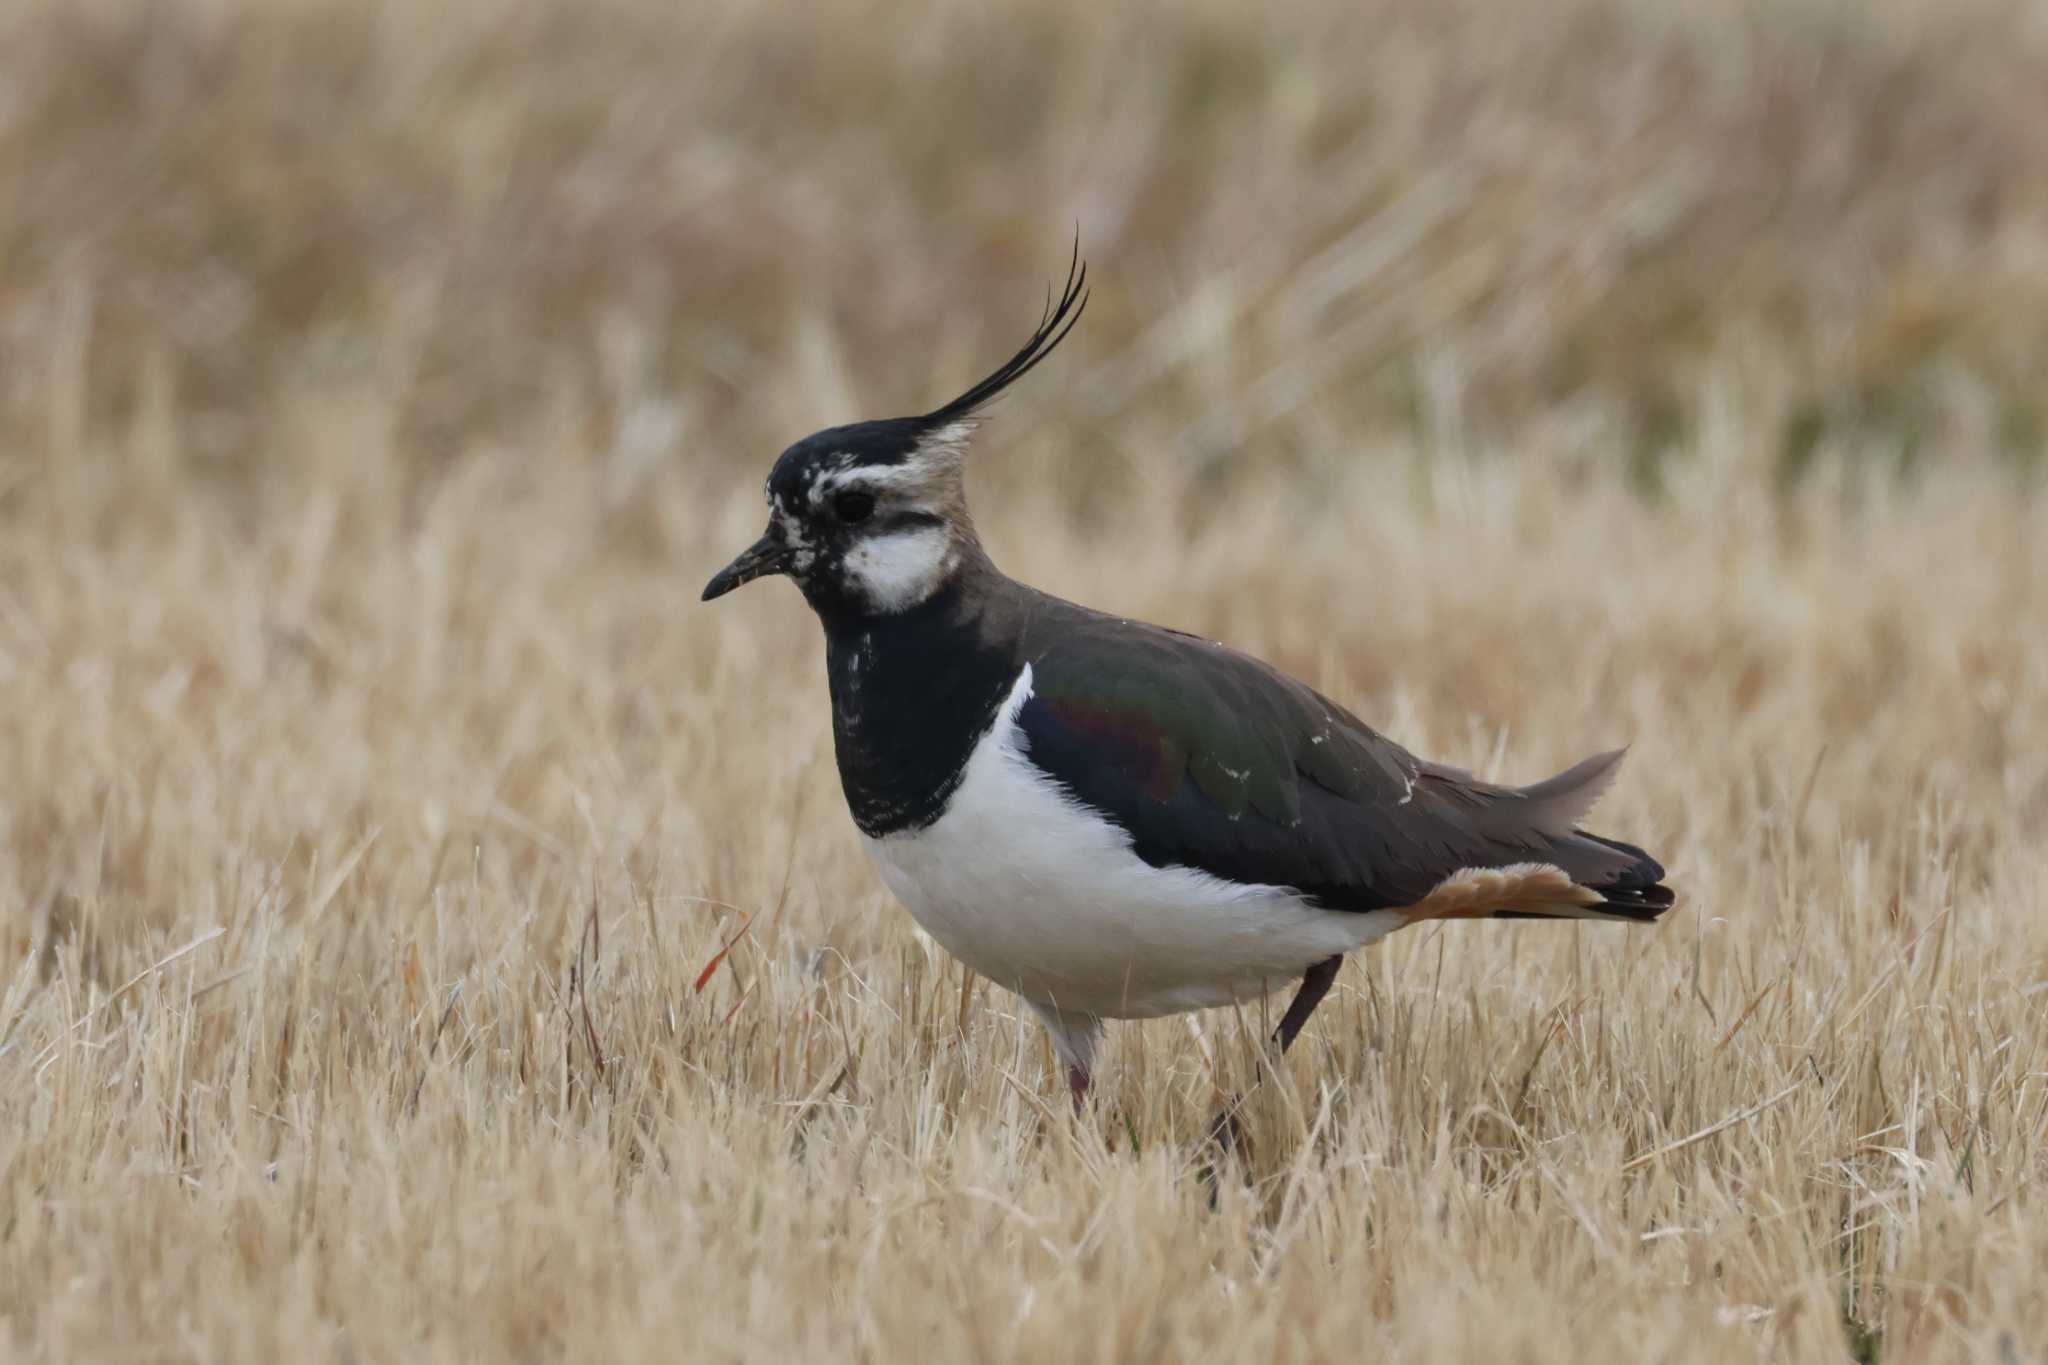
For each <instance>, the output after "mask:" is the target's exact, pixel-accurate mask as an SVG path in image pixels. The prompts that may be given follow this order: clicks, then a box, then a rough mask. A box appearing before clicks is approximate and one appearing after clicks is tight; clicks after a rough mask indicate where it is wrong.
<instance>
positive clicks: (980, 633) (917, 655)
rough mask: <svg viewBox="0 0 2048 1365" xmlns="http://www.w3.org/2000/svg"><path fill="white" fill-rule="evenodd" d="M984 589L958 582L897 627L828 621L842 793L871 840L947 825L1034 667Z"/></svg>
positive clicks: (865, 620) (887, 621)
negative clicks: (970, 763)
mask: <svg viewBox="0 0 2048 1365" xmlns="http://www.w3.org/2000/svg"><path fill="white" fill-rule="evenodd" d="M974 586H975V585H974V584H973V583H972V582H971V581H970V580H969V578H968V576H966V575H962V576H958V577H956V578H955V579H954V581H952V582H951V583H948V584H947V585H946V586H945V587H944V588H941V589H940V590H939V591H938V592H937V593H934V594H933V595H932V596H931V597H930V598H928V599H927V600H925V601H924V602H922V603H920V604H918V605H917V606H915V607H913V608H911V609H910V610H909V611H906V612H900V613H897V614H895V615H891V616H860V617H855V616H851V615H843V614H841V613H838V612H832V613H829V614H828V613H826V612H823V611H821V612H820V613H819V619H820V620H821V621H822V622H823V623H824V626H825V668H826V672H827V675H828V676H829V678H830V681H831V686H832V741H833V748H834V750H835V751H836V753H837V755H838V759H839V785H840V786H841V787H842V788H843V789H844V790H845V792H846V804H847V806H848V807H849V808H850V809H851V810H852V811H853V822H854V823H855V824H856V825H858V826H860V829H861V832H862V833H863V834H866V835H868V836H869V837H871V838H880V837H881V836H883V835H885V834H894V833H897V832H899V831H901V830H907V829H920V828H922V827H923V826H925V825H929V824H931V823H932V822H933V821H934V820H937V819H938V818H939V816H940V815H941V814H942V813H943V812H944V810H945V808H946V802H947V800H948V799H949V798H951V796H952V795H953V790H954V788H956V787H958V786H959V785H960V779H961V776H962V775H963V773H964V771H965V769H966V767H967V759H968V757H969V755H971V754H972V753H973V752H974V746H975V745H976V744H978V743H979V742H980V741H981V738H982V736H984V735H986V734H987V733H988V729H989V724H990V722H991V721H993V720H994V719H995V714H996V710H997V708H998V707H1000V706H1001V705H1002V702H1003V698H1004V697H1005V696H1006V695H1008V693H1009V690H1010V686H1011V684H1012V683H1014V682H1015V681H1016V678H1017V672H1018V670H1019V669H1020V668H1021V667H1022V666H1023V665H1022V662H1021V661H1020V659H1019V656H1018V652H1017V647H1016V641H1015V639H1014V638H1013V635H1012V633H1011V632H1009V631H1007V630H1005V629H1003V628H1002V625H1001V624H1000V621H999V618H1000V617H1001V616H1002V615H1003V613H1001V612H998V611H994V610H991V607H992V605H993V604H992V603H991V602H990V601H989V600H988V598H987V596H986V595H984V594H982V593H979V592H976V591H974Z"/></svg>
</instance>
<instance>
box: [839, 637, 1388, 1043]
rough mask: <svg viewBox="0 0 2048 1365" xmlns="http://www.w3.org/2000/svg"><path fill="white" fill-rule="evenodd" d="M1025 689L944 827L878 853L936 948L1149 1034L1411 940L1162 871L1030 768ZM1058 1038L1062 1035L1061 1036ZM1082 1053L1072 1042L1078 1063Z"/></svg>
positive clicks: (986, 741) (1340, 916)
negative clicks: (1183, 1014) (1332, 960)
mask: <svg viewBox="0 0 2048 1365" xmlns="http://www.w3.org/2000/svg"><path fill="white" fill-rule="evenodd" d="M1030 694H1031V668H1030V666H1029V665H1026V666H1025V668H1024V670H1023V671H1022V672H1021V673H1019V674H1018V675H1017V681H1016V684H1015V685H1014V686H1013V687H1012V688H1011V689H1010V694H1009V697H1008V698H1007V699H1006V700H1005V701H1004V702H1003V705H1002V708H1001V709H1000V710H999V711H998V712H997V714H996V720H995V724H994V726H993V727H992V728H991V729H990V731H989V733H988V735H987V736H986V737H985V738H983V740H982V741H981V743H980V744H979V745H977V746H976V748H975V750H974V753H973V756H972V757H970V758H969V759H968V761H967V770H966V772H965V774H964V775H963V777H962V779H961V782H960V786H959V787H958V789H956V790H955V792H954V793H953V798H952V800H951V802H950V803H949V804H948V805H947V807H946V811H945V814H944V815H942V816H941V817H940V818H939V819H938V820H937V821H936V822H934V823H933V824H931V825H929V826H927V827H925V828H924V829H921V830H916V831H913V832H908V833H904V834H893V835H889V836H887V837H886V838H882V839H868V840H866V843H867V847H868V852H869V854H871V855H872V856H873V858H874V860H875V863H876V865H877V866H878V867H879V868H880V869H881V873H882V880H883V881H885V882H887V883H888V886H889V889H890V890H891V891H893V892H895V894H896V898H897V899H898V900H900V901H902V902H903V904H904V906H905V907H906V908H907V909H908V910H909V911H910V913H911V914H912V915H913V916H914V917H915V918H916V920H917V922H918V923H919V924H920V925H922V926H924V929H925V931H926V932H927V933H929V934H930V935H931V936H932V937H933V938H934V939H937V940H938V942H939V944H940V945H941V946H942V947H944V948H945V949H946V950H947V951H948V952H950V953H952V954H953V955H954V956H955V957H957V958H959V959H960V960H961V961H963V962H965V963H966V964H967V965H968V966H970V967H972V968H973V969H974V970H975V971H977V972H979V973H981V974H982V975H983V976H986V977H988V978H989V979H990V980H992V981H995V982H996V983H997V984H999V985H1003V986H1006V987H1008V988H1009V989H1011V990H1013V991H1016V992H1017V993H1018V994H1019V995H1021V996H1023V997H1024V998H1025V999H1026V1000H1027V1001H1029V1002H1031V1003H1032V1004H1033V1005H1034V1006H1035V1007H1037V1008H1038V1011H1039V1013H1040V1015H1041V1017H1045V1018H1046V1019H1047V1023H1048V1025H1049V1026H1053V1025H1056V1024H1057V1023H1058V1021H1059V1020H1060V1019H1062V1018H1065V1019H1067V1020H1069V1021H1071V1022H1072V1023H1073V1024H1074V1025H1075V1026H1076V1028H1077V1029H1078V1030H1079V1031H1081V1032H1084V1033H1085V1032H1088V1031H1090V1030H1091V1029H1092V1024H1093V1018H1096V1017H1107V1018H1124V1019H1136V1018H1149V1017H1152V1016H1155V1015H1162V1014H1174V1013H1178V1012H1180V1011H1182V1010H1190V1009H1204V1008H1208V1007H1210V1006H1214V1005H1222V1004H1227V1003H1229V1002H1231V1001H1233V1000H1241V999H1245V998H1248V997H1252V996H1258V995H1263V994H1266V993H1267V992H1269V991H1272V990H1276V989H1278V988H1279V987H1281V986H1283V985H1286V984H1288V983H1289V982H1291V981H1292V980H1294V979H1295V978H1297V977H1299V976H1300V975H1301V974H1302V972H1303V971H1305V970H1306V969H1307V968H1308V967H1309V966H1310V965H1311V964H1312V963H1315V962H1319V961H1321V960H1322V959H1324V958H1326V957H1329V956H1331V955H1332V954H1336V953H1346V952H1349V951H1351V950H1352V949H1354V948H1358V947H1362V946H1363V945H1365V944H1368V943H1371V942H1373V941H1374V940H1376V939H1378V938H1380V937H1381V936H1383V935H1384V934H1386V933H1387V932H1388V931H1390V930H1392V929H1395V928H1397V927H1399V925H1400V924H1401V923H1402V922H1403V920H1402V917H1401V916H1400V915H1398V914H1396V913H1394V912H1392V911H1387V910H1375V911H1372V912H1370V913H1366V914H1348V913H1343V912H1340V911H1333V910H1322V909H1318V908H1317V907H1315V906H1312V905H1310V904H1308V903H1307V902H1306V901H1305V900H1303V899H1302V898H1301V897H1300V896H1298V895H1296V894H1295V893H1293V892H1291V891H1288V890H1285V889H1283V888H1280V887H1274V886H1256V885H1252V886H1246V885H1239V884H1237V883H1234V882H1227V881H1224V880H1222V879H1220V878H1217V877H1212V876H1210V875H1209V874H1208V873H1206V872H1198V871H1195V870H1193V869H1190V868H1156V867H1152V866H1150V865H1148V864H1147V863H1145V862H1144V861H1143V860H1142V859H1140V858H1139V857H1138V856H1137V854H1136V853H1134V852H1132V850H1131V841H1130V837H1129V836H1128V835H1126V834H1125V833H1124V832H1123V831H1122V830H1120V829H1118V828H1117V827H1116V826H1115V825H1112V824H1111V823H1109V822H1108V821H1107V820H1104V819H1103V818H1102V817H1101V816H1099V815H1097V814H1095V813H1094V812H1093V811H1092V810H1090V809H1089V808H1088V807H1086V806H1084V805H1082V804H1081V803H1080V802H1079V801H1076V800H1075V799H1074V798H1073V797H1072V796H1070V795H1068V793H1067V792H1066V790H1065V789H1064V788H1063V787H1061V786H1060V785H1059V784H1058V783H1057V782H1054V781H1053V780H1052V779H1051V778H1049V777H1047V776H1046V775H1045V774H1044V773H1042V772H1040V771H1039V770H1038V769H1037V768H1035V767H1033V766H1032V764H1031V761H1030V759H1028V758H1027V757H1026V756H1025V752H1024V740H1023V736H1022V734H1021V733H1020V732H1019V730H1018V728H1017V712H1018V709H1019V708H1020V707H1022V706H1023V704H1024V700H1025V698H1026V697H1028V696H1030ZM1054 1033H1055V1037H1056V1038H1059V1036H1060V1033H1061V1030H1060V1029H1059V1028H1058V1027H1055V1028H1054ZM1076 1042H1077V1040H1076V1039H1073V1038H1071V1037H1070V1038H1067V1039H1064V1040H1062V1052H1063V1053H1065V1052H1068V1051H1069V1050H1070V1049H1071V1048H1073V1047H1074V1046H1075V1045H1076Z"/></svg>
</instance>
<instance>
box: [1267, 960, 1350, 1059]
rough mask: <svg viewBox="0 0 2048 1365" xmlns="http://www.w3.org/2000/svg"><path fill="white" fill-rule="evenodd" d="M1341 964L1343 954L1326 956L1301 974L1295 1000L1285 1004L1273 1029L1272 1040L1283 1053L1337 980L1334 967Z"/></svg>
mask: <svg viewBox="0 0 2048 1365" xmlns="http://www.w3.org/2000/svg"><path fill="white" fill-rule="evenodd" d="M1343 965H1344V958H1343V955H1342V954H1339V955H1338V956H1336V957H1326V958H1324V959H1323V960H1322V961H1321V962H1318V963H1316V964H1315V965H1314V966H1313V967H1310V968H1309V969H1308V970H1307V971H1306V972H1304V973H1302V977H1301V989H1300V990H1298V991H1296V992H1295V993H1294V1000H1293V1002H1292V1003H1291V1004H1289V1005H1288V1006H1287V1013H1285V1014H1283V1015H1281V1016H1280V1027H1279V1028H1276V1029H1274V1030H1273V1041H1274V1042H1275V1043H1276V1044H1278V1045H1279V1048H1280V1051H1281V1052H1282V1053H1285V1052H1286V1051H1287V1049H1288V1046H1289V1045H1290V1044H1292V1043H1293V1042H1294V1037H1295V1035H1296V1034H1298V1033H1300V1032H1301V1029H1302V1025H1304V1024H1306V1023H1308V1017H1309V1016H1310V1015H1311V1014H1314V1013H1315V1012H1316V1006H1317V1005H1320V1004H1322V1003H1323V997H1324V996H1326V995H1328V994H1329V993H1330V984H1331V983H1332V982H1334V981H1335V980H1336V979H1337V969H1338V968H1339V967H1341V966H1343Z"/></svg>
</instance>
